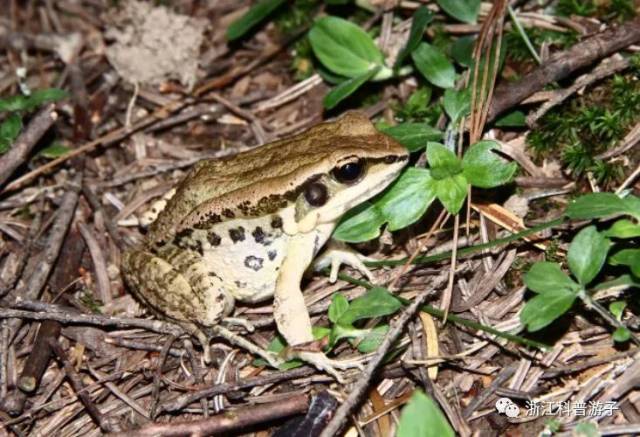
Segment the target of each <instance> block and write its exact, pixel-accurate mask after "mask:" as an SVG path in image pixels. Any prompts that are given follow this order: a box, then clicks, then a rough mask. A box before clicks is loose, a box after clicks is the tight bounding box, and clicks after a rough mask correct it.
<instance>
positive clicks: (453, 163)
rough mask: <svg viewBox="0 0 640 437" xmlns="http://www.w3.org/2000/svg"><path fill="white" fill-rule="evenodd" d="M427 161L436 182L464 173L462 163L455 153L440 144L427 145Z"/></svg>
mask: <svg viewBox="0 0 640 437" xmlns="http://www.w3.org/2000/svg"><path fill="white" fill-rule="evenodd" d="M427 161H429V167H430V168H431V176H433V178H434V179H436V180H441V179H445V178H450V177H453V176H456V175H457V174H460V173H461V172H462V162H461V161H460V160H459V159H458V157H457V156H456V154H455V153H453V152H452V151H451V150H449V149H447V148H446V147H445V146H443V145H442V144H440V143H434V142H429V143H428V144H427Z"/></svg>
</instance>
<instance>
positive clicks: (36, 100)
mask: <svg viewBox="0 0 640 437" xmlns="http://www.w3.org/2000/svg"><path fill="white" fill-rule="evenodd" d="M68 96H69V94H68V93H67V92H66V91H63V90H61V89H58V88H45V89H41V90H35V91H33V92H32V93H31V95H28V96H25V95H22V94H20V95H17V96H11V97H7V98H6V99H0V112H2V111H9V112H15V111H31V110H32V109H35V108H37V107H38V106H40V105H42V104H44V103H49V102H56V101H58V100H62V99H66V98H67V97H68Z"/></svg>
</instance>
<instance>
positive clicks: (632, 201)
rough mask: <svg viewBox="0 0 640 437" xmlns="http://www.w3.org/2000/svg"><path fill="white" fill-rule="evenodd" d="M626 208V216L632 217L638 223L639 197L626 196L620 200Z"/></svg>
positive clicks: (639, 214) (639, 215) (639, 216)
mask: <svg viewBox="0 0 640 437" xmlns="http://www.w3.org/2000/svg"><path fill="white" fill-rule="evenodd" d="M622 201H623V202H624V204H625V206H626V207H627V214H629V215H632V216H633V217H635V218H636V220H638V221H640V197H638V196H633V195H628V196H626V197H625V198H624V199H622Z"/></svg>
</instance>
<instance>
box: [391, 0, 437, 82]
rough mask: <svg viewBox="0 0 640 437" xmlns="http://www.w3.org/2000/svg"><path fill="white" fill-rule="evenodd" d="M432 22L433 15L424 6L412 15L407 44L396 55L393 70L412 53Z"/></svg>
mask: <svg viewBox="0 0 640 437" xmlns="http://www.w3.org/2000/svg"><path fill="white" fill-rule="evenodd" d="M431 20H433V14H432V13H431V11H430V10H429V9H427V7H426V6H420V7H419V8H418V9H417V10H416V11H415V12H414V14H413V19H412V21H411V30H410V31H409V38H408V39H407V43H406V44H405V46H404V47H403V48H402V50H400V53H398V57H397V59H396V62H395V64H394V65H393V68H394V70H396V69H398V68H399V67H400V65H402V62H404V60H405V58H406V57H407V56H409V54H410V53H411V52H413V51H414V50H415V49H416V47H418V44H420V41H422V35H423V34H424V31H425V29H426V28H427V26H428V25H429V23H431Z"/></svg>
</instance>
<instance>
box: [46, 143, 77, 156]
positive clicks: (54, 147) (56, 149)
mask: <svg viewBox="0 0 640 437" xmlns="http://www.w3.org/2000/svg"><path fill="white" fill-rule="evenodd" d="M70 151H71V147H68V146H65V145H64V144H61V143H59V142H55V143H53V144H51V145H50V146H49V147H45V148H44V149H42V150H41V151H40V153H38V155H39V156H42V157H45V158H49V159H55V158H59V157H61V156H62V155H66V154H67V153H69V152H70Z"/></svg>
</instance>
